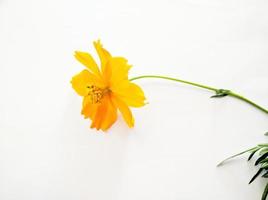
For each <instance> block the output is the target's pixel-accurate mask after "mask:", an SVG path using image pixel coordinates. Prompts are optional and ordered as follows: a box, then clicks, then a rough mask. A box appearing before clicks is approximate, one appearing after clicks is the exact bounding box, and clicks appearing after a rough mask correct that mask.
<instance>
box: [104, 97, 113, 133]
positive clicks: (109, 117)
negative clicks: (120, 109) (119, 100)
mask: <svg viewBox="0 0 268 200" xmlns="http://www.w3.org/2000/svg"><path fill="white" fill-rule="evenodd" d="M116 119H117V109H116V107H115V106H114V105H113V103H112V102H111V99H109V100H108V101H107V110H106V115H105V116H104V117H103V120H102V123H101V129H102V130H103V131H106V130H107V129H108V128H110V127H111V126H112V125H113V123H114V122H115V121H116Z"/></svg>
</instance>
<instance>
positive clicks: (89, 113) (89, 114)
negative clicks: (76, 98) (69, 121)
mask: <svg viewBox="0 0 268 200" xmlns="http://www.w3.org/2000/svg"><path fill="white" fill-rule="evenodd" d="M98 106H99V104H94V103H92V100H91V97H90V96H86V97H84V99H83V107H82V110H81V114H82V115H84V117H85V118H90V119H91V120H92V119H93V117H94V116H95V114H96V112H97V109H98Z"/></svg>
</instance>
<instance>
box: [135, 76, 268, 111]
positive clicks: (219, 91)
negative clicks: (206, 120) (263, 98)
mask: <svg viewBox="0 0 268 200" xmlns="http://www.w3.org/2000/svg"><path fill="white" fill-rule="evenodd" d="M143 78H159V79H166V80H171V81H176V82H180V83H185V84H188V85H192V86H195V87H199V88H203V89H207V90H210V91H213V92H216V95H214V96H212V97H224V96H228V95H229V96H232V97H234V98H237V99H240V100H242V101H244V102H246V103H248V104H250V105H252V106H254V107H255V108H257V109H259V110H261V111H263V112H264V113H266V114H268V110H267V109H265V108H263V107H262V106H260V105H258V104H256V103H254V102H253V101H251V100H249V99H247V98H245V97H243V96H241V95H239V94H236V93H234V92H232V91H230V90H224V89H217V88H214V87H210V86H207V85H203V84H199V83H194V82H190V81H186V80H182V79H177V78H172V77H167V76H159V75H143V76H137V77H134V78H131V79H130V81H134V80H137V79H143Z"/></svg>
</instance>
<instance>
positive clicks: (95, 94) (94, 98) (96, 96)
mask: <svg viewBox="0 0 268 200" xmlns="http://www.w3.org/2000/svg"><path fill="white" fill-rule="evenodd" d="M87 88H88V89H89V91H88V95H89V96H90V98H91V102H92V103H94V104H95V103H100V102H101V99H102V98H103V96H104V95H105V94H107V93H108V92H109V91H110V90H109V89H108V88H104V89H103V88H99V87H97V86H95V85H90V86H88V87H87Z"/></svg>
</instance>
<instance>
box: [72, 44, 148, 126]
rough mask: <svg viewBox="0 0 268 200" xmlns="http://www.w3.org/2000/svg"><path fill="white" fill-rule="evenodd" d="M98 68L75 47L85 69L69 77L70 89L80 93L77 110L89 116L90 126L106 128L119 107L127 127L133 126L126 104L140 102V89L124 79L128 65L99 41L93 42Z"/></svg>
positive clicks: (89, 56) (141, 104) (112, 121)
mask: <svg viewBox="0 0 268 200" xmlns="http://www.w3.org/2000/svg"><path fill="white" fill-rule="evenodd" d="M94 46H95V49H96V51H97V53H98V56H99V58H100V63H101V68H99V67H98V65H97V64H96V62H95V61H94V59H93V57H92V56H91V55H90V54H88V53H85V52H80V51H76V52H75V55H74V56H75V58H76V59H77V60H78V61H79V62H81V63H82V64H83V65H84V66H85V67H86V69H84V70H83V71H81V72H80V73H79V74H77V75H75V76H74V77H73V78H72V81H71V83H72V87H73V89H74V90H75V91H76V92H77V94H79V95H80V96H82V97H83V104H82V111H81V114H82V115H84V117H85V118H90V119H91V120H92V123H91V128H96V129H97V130H99V129H101V130H103V131H105V130H107V129H108V128H109V127H111V125H112V124H113V123H114V122H115V121H116V119H117V110H119V111H120V112H121V113H122V115H123V118H124V120H125V121H126V123H127V124H128V126H129V127H133V126H134V118H133V116H132V113H131V110H130V109H129V106H130V107H141V106H143V105H144V101H145V97H144V93H143V91H142V89H141V88H140V87H139V86H138V85H136V84H134V83H132V82H130V81H129V80H128V71H129V69H130V68H131V66H130V65H129V64H128V63H127V60H126V59H125V58H123V57H113V56H112V55H111V54H110V53H109V52H108V51H107V50H106V49H104V48H103V47H102V45H101V43H100V41H97V42H94Z"/></svg>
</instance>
